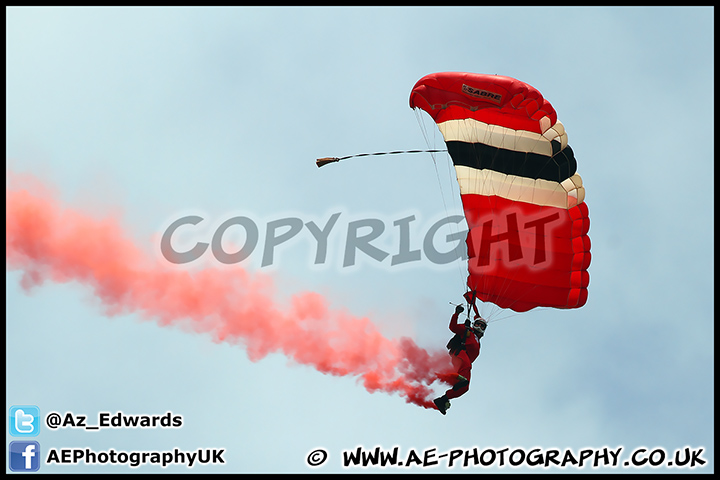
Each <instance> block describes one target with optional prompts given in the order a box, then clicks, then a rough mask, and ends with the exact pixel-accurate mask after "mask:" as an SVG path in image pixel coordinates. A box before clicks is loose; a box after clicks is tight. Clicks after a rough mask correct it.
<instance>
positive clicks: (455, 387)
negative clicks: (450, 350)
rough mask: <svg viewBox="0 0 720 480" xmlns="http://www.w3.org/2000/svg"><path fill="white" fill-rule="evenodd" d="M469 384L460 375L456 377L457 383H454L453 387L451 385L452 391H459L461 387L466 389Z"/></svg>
mask: <svg viewBox="0 0 720 480" xmlns="http://www.w3.org/2000/svg"><path fill="white" fill-rule="evenodd" d="M469 383H470V380H468V379H467V378H465V377H463V376H462V375H458V376H457V382H455V385H453V387H452V389H453V390H460V389H461V388H463V387H467V385H468V384H469Z"/></svg>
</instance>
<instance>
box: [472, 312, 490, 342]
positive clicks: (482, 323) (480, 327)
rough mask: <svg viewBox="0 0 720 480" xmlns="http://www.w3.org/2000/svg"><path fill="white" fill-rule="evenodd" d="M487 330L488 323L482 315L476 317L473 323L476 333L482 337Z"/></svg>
mask: <svg viewBox="0 0 720 480" xmlns="http://www.w3.org/2000/svg"><path fill="white" fill-rule="evenodd" d="M486 328H487V321H486V320H485V319H484V318H482V317H481V316H480V315H478V316H477V317H475V321H474V322H473V330H475V333H476V334H477V335H478V336H479V337H482V336H483V335H485V329H486Z"/></svg>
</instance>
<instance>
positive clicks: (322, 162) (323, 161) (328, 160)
mask: <svg viewBox="0 0 720 480" xmlns="http://www.w3.org/2000/svg"><path fill="white" fill-rule="evenodd" d="M437 152H447V150H394V151H392V152H374V153H357V154H355V155H347V156H345V157H323V158H318V159H317V160H315V163H316V164H317V166H318V168H320V167H322V166H324V165H327V164H328V163H333V162H339V161H340V160H346V159H348V158H356V157H373V156H379V155H399V154H405V153H437Z"/></svg>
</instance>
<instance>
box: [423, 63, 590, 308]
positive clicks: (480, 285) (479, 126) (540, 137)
mask: <svg viewBox="0 0 720 480" xmlns="http://www.w3.org/2000/svg"><path fill="white" fill-rule="evenodd" d="M410 107H412V108H420V109H422V110H424V111H425V112H427V113H428V114H429V115H430V116H431V117H432V118H433V120H434V121H435V122H436V124H437V126H438V128H439V130H440V132H441V133H442V135H443V138H444V139H445V143H446V144H447V148H448V152H449V154H450V157H451V158H452V161H453V163H454V165H455V171H456V174H457V179H458V183H459V186H460V195H461V199H462V204H463V209H464V212H465V218H466V220H467V223H468V227H469V229H470V230H469V233H468V236H467V247H468V256H469V261H468V271H469V275H468V279H467V285H468V287H469V288H470V290H472V291H475V292H476V295H477V298H478V299H480V300H482V301H484V302H491V303H493V304H495V305H498V306H499V307H501V308H510V309H512V310H514V311H516V312H524V311H527V310H530V309H533V308H535V307H540V306H544V307H555V308H578V307H581V306H583V305H584V304H585V302H586V301H587V287H588V284H589V275H588V272H587V269H588V266H589V265H590V258H591V257H590V239H589V237H588V235H587V233H588V230H589V228H590V222H589V217H588V209H587V205H586V204H585V203H584V199H585V188H584V187H583V184H582V179H581V177H580V175H578V173H577V171H576V170H577V163H576V161H575V156H574V154H573V151H572V149H571V148H570V146H569V145H568V140H567V133H566V132H565V128H564V126H563V125H562V123H561V122H559V121H558V119H557V114H556V112H555V109H554V108H553V107H552V105H551V104H550V102H548V101H547V100H546V99H545V98H543V96H542V95H541V94H540V92H539V91H538V90H536V89H535V88H533V87H532V86H530V85H528V84H526V83H524V82H521V81H519V80H516V79H514V78H510V77H504V76H499V75H481V74H472V73H456V72H446V73H435V74H431V75H427V76H425V77H423V78H422V79H420V80H419V81H418V82H417V83H416V85H415V87H414V88H413V90H412V92H411V94H410Z"/></svg>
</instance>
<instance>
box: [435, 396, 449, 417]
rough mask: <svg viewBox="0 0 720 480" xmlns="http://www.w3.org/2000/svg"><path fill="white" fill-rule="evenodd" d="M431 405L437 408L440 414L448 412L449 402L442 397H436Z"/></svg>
mask: <svg viewBox="0 0 720 480" xmlns="http://www.w3.org/2000/svg"><path fill="white" fill-rule="evenodd" d="M433 403H434V404H435V406H436V407H437V409H438V410H440V413H442V414H443V415H445V412H447V411H448V408H450V400H448V398H447V397H446V396H445V395H443V396H442V397H438V398H436V399H435V400H433Z"/></svg>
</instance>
